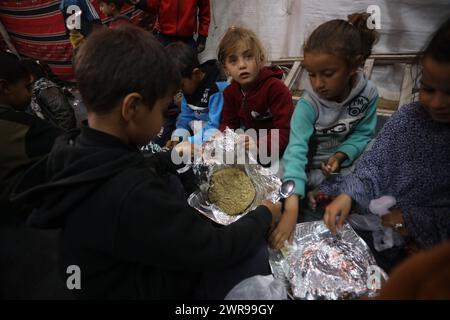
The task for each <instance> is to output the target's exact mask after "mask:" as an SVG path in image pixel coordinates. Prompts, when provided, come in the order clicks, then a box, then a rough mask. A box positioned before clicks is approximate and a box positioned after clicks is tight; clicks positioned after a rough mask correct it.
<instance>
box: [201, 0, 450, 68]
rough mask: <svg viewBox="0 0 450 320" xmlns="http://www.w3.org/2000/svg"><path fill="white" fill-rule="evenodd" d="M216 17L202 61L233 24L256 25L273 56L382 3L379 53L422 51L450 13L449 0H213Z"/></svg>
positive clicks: (298, 51) (287, 53)
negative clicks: (328, 24)
mask: <svg viewBox="0 0 450 320" xmlns="http://www.w3.org/2000/svg"><path fill="white" fill-rule="evenodd" d="M211 4H212V12H213V13H212V21H211V25H210V31H209V32H210V35H209V38H208V42H207V48H206V50H205V52H204V53H203V54H202V55H201V60H202V61H204V60H207V59H211V58H215V57H216V51H217V45H218V43H219V41H220V38H221V37H222V35H223V34H224V32H225V31H226V29H227V28H228V27H229V26H232V25H238V26H245V27H247V28H251V29H253V30H254V31H255V32H256V33H257V34H258V35H259V37H260V38H261V40H262V41H263V43H264V45H265V46H266V48H267V51H268V54H269V59H277V58H281V57H296V56H300V55H302V45H303V43H304V40H305V38H307V37H308V35H309V34H310V33H311V32H312V30H314V29H315V28H316V27H317V26H319V25H320V24H321V23H323V22H325V21H328V20H331V19H346V17H347V15H349V14H351V13H353V12H361V11H364V12H365V11H366V10H367V8H368V7H369V6H370V5H378V6H379V8H380V18H381V21H380V22H381V29H380V30H379V32H380V34H381V39H380V41H379V43H378V44H377V45H376V46H375V47H374V52H375V53H400V52H401V53H407V52H417V51H420V50H421V49H422V48H423V47H424V45H425V43H426V40H427V39H428V38H429V36H430V35H431V33H432V32H433V31H434V30H435V29H436V28H437V26H438V25H439V24H440V23H441V22H442V21H443V20H444V19H445V18H446V17H448V16H450V0H362V1H353V0H211Z"/></svg>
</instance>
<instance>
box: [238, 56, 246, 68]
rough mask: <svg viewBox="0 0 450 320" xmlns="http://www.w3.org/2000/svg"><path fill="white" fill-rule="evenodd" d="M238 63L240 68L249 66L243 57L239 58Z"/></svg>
mask: <svg viewBox="0 0 450 320" xmlns="http://www.w3.org/2000/svg"><path fill="white" fill-rule="evenodd" d="M238 65H239V69H244V68H245V67H246V66H247V64H246V63H245V60H244V59H242V58H239V60H238Z"/></svg>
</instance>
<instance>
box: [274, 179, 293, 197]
mask: <svg viewBox="0 0 450 320" xmlns="http://www.w3.org/2000/svg"><path fill="white" fill-rule="evenodd" d="M294 189H295V182H294V180H286V181H283V183H282V184H281V186H280V190H279V191H278V196H277V198H276V199H275V200H276V201H274V202H278V201H280V199H286V198H288V197H289V196H290V195H292V194H293V193H294Z"/></svg>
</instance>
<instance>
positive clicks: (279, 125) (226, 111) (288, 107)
mask: <svg viewBox="0 0 450 320" xmlns="http://www.w3.org/2000/svg"><path fill="white" fill-rule="evenodd" d="M218 51H219V53H218V56H219V61H220V62H221V63H222V65H223V66H224V68H225V72H226V74H227V75H228V76H229V77H231V78H232V82H231V84H230V86H229V87H228V88H226V89H225V91H224V94H223V95H224V105H223V110H222V119H221V121H220V130H221V131H223V130H225V129H226V128H227V127H228V128H230V129H244V130H248V129H255V130H256V136H254V137H251V135H250V137H251V138H253V139H254V140H256V141H254V142H253V141H252V140H253V139H248V137H246V138H247V139H246V140H245V145H246V147H247V149H251V145H252V144H256V147H257V149H258V150H259V149H263V150H264V151H263V153H264V155H267V156H270V157H271V159H272V158H279V157H281V155H282V154H283V152H284V149H285V148H286V146H287V143H288V139H289V121H290V120H291V116H292V112H293V111H294V108H293V105H292V96H291V94H290V92H289V89H288V88H287V87H286V86H285V85H284V83H283V82H282V81H281V80H280V79H281V77H282V75H283V71H282V70H281V69H280V68H279V67H277V66H272V67H267V66H264V64H265V62H266V54H265V52H264V48H263V46H262V44H261V41H260V40H259V39H258V37H257V36H256V34H255V33H254V32H253V31H251V30H248V29H245V28H240V27H231V28H230V29H228V31H227V32H226V33H225V35H224V36H223V38H222V40H221V41H220V44H219V50H218ZM272 139H276V141H277V143H273V144H272V143H271V141H272ZM272 151H275V152H274V153H276V154H272ZM261 154H262V153H260V152H258V155H261ZM259 159H260V160H261V158H259ZM264 164H268V163H264Z"/></svg>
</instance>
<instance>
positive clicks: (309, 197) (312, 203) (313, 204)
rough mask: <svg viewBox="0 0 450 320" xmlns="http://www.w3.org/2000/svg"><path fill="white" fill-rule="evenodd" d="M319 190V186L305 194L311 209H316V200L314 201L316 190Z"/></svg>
mask: <svg viewBox="0 0 450 320" xmlns="http://www.w3.org/2000/svg"><path fill="white" fill-rule="evenodd" d="M318 191H319V188H316V189H314V190H313V191H310V192H308V193H307V194H306V199H307V201H308V206H309V207H310V208H311V209H312V210H316V208H317V201H316V195H317V192H318Z"/></svg>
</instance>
